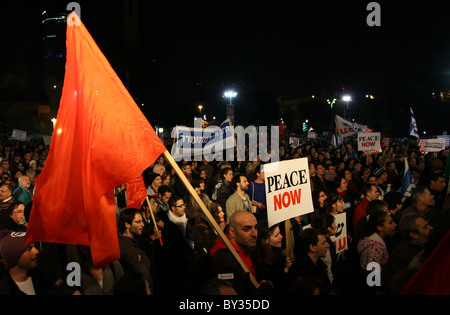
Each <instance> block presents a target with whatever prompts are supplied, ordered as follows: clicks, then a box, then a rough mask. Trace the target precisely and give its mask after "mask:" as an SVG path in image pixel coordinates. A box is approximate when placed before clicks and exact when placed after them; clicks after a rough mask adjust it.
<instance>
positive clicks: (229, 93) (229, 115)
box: [223, 90, 237, 123]
mask: <svg viewBox="0 0 450 315" xmlns="http://www.w3.org/2000/svg"><path fill="white" fill-rule="evenodd" d="M223 96H224V97H227V98H229V99H230V104H229V105H228V106H227V118H230V120H231V122H232V123H234V105H233V103H232V100H233V98H234V97H236V96H237V93H236V92H235V91H233V90H228V91H225V93H223Z"/></svg>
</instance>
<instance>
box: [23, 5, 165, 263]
mask: <svg viewBox="0 0 450 315" xmlns="http://www.w3.org/2000/svg"><path fill="white" fill-rule="evenodd" d="M66 45H67V55H66V69H65V70H66V72H65V77H64V87H63V91H62V96H61V101H60V106H59V111H58V116H57V122H56V125H55V130H54V132H53V137H52V141H51V144H50V151H49V155H48V158H47V161H46V163H45V167H44V169H43V170H42V173H41V175H40V176H39V178H38V180H37V182H36V190H35V195H34V197H33V208H32V210H31V216H30V221H29V226H28V230H27V235H26V241H27V243H30V242H34V241H42V242H55V243H65V244H78V245H86V246H90V247H91V251H92V258H93V263H94V265H95V266H104V265H106V264H108V263H110V262H112V261H114V260H116V259H118V258H119V257H120V252H119V245H118V235H117V223H116V211H115V204H114V187H117V186H119V185H121V184H124V183H127V182H129V181H132V180H135V179H136V178H137V177H138V176H141V174H142V172H143V171H144V170H145V169H146V168H147V167H148V166H149V165H150V164H152V163H153V162H154V161H155V160H156V159H157V158H158V156H159V155H160V154H161V153H163V152H164V151H165V150H166V148H165V146H164V145H163V143H162V142H161V140H160V139H159V137H158V136H157V135H156V133H155V131H154V130H153V128H152V126H151V125H150V124H149V122H148V121H147V119H146V118H145V116H144V115H143V114H142V112H141V111H140V109H139V107H138V106H137V105H136V103H135V102H134V100H133V98H132V97H131V96H130V94H129V93H128V91H127V90H126V88H125V87H124V86H123V84H122V82H121V80H120V79H119V78H118V76H117V75H116V73H115V72H114V70H113V69H112V67H111V66H110V64H109V62H108V60H107V59H106V58H105V56H104V55H103V54H102V52H101V51H100V49H99V48H98V46H97V45H96V43H95V42H94V40H93V38H92V37H91V35H90V34H89V32H88V31H87V29H86V28H85V27H84V25H83V24H82V22H81V20H80V19H79V17H78V16H77V15H76V14H75V13H74V12H73V13H71V15H70V16H69V17H68V19H67V38H66Z"/></svg>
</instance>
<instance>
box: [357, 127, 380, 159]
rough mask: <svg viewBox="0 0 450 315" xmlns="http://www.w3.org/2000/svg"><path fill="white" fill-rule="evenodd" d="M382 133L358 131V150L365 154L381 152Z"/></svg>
mask: <svg viewBox="0 0 450 315" xmlns="http://www.w3.org/2000/svg"><path fill="white" fill-rule="evenodd" d="M380 139H381V134H380V133H379V132H364V133H358V151H363V152H364V153H365V154H375V153H380V152H381V142H380Z"/></svg>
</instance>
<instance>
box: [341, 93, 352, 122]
mask: <svg viewBox="0 0 450 315" xmlns="http://www.w3.org/2000/svg"><path fill="white" fill-rule="evenodd" d="M342 100H343V101H344V102H347V110H348V103H349V102H351V101H352V98H351V97H350V96H349V95H344V97H342ZM345 113H346V111H345V110H344V118H345V119H347V118H346V115H345Z"/></svg>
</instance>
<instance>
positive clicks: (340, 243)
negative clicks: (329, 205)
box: [330, 212, 348, 254]
mask: <svg viewBox="0 0 450 315" xmlns="http://www.w3.org/2000/svg"><path fill="white" fill-rule="evenodd" d="M334 217H335V219H336V221H335V224H336V232H335V235H332V236H331V237H330V239H331V241H332V242H333V243H334V246H336V254H339V253H341V252H343V251H344V250H346V249H348V238H347V214H346V213H345V212H342V213H339V214H337V215H335V216H334Z"/></svg>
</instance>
